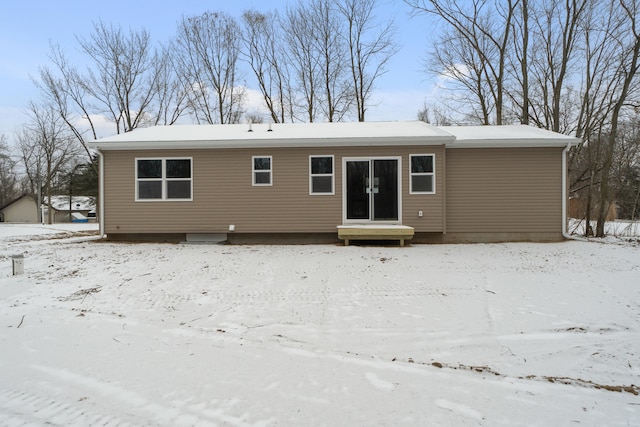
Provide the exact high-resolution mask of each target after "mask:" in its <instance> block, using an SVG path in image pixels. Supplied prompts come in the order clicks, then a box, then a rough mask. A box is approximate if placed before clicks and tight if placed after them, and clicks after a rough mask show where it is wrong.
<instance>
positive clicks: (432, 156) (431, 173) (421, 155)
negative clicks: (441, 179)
mask: <svg viewBox="0 0 640 427" xmlns="http://www.w3.org/2000/svg"><path fill="white" fill-rule="evenodd" d="M414 157H431V159H432V164H433V172H413V170H412V169H411V168H412V166H413V158H414ZM414 176H431V182H432V190H431V191H418V190H414V189H413V177H414ZM409 194H436V155H435V153H425V154H410V155H409Z"/></svg>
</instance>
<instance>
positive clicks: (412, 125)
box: [88, 121, 579, 151]
mask: <svg viewBox="0 0 640 427" xmlns="http://www.w3.org/2000/svg"><path fill="white" fill-rule="evenodd" d="M250 129H251V130H250ZM577 142H579V141H578V140H577V139H576V138H573V137H569V136H566V135H561V134H558V133H555V132H550V131H546V130H543V129H537V128H533V127H530V126H524V125H516V126H445V127H435V126H431V125H429V124H427V123H424V122H420V121H408V122H341V123H288V124H271V125H267V124H259V125H256V124H254V125H248V124H234V125H173V126H154V127H151V128H143V129H136V130H134V131H132V132H128V133H125V134H120V135H114V136H111V137H108V138H103V139H99V140H97V141H94V142H90V143H89V144H88V146H89V147H90V148H93V149H97V150H102V151H109V150H176V149H225V148H257V149H261V148H287V147H359V146H362V147H364V146H388V145H420V146H426V145H446V146H447V148H486V147H492V148H494V147H565V146H567V145H573V144H576V143H577Z"/></svg>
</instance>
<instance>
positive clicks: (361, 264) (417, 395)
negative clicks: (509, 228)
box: [0, 224, 640, 426]
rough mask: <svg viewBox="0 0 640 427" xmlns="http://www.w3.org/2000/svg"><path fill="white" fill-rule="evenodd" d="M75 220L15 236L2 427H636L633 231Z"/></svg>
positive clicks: (9, 241)
mask: <svg viewBox="0 0 640 427" xmlns="http://www.w3.org/2000/svg"><path fill="white" fill-rule="evenodd" d="M68 227H70V226H65V227H58V226H55V227H54V226H39V227H31V226H18V225H13V226H12V225H9V224H0V425H3V426H24V425H28V426H33V425H36V426H37V425H61V426H68V425H77V426H87V425H99V426H143V425H162V426H193V425H197V426H200V425H202V426H207V425H225V426H226V425H230V426H276V425H277V426H301V425H327V426H335V425H393V426H397V425H451V426H464V425H484V426H489V425H506V426H517V425H539V426H550V425H574V424H579V425H625V426H626V425H640V397H639V396H638V394H637V393H638V387H639V385H640V357H639V355H640V246H639V245H638V240H637V238H636V239H635V240H634V239H619V240H617V241H613V240H607V241H606V243H597V242H596V241H590V242H587V241H568V242H563V243H553V244H532V243H516V244H478V245H413V246H409V247H405V248H399V247H361V246H349V247H342V246H333V245H309V246H217V245H170V244H125V243H120V244H115V243H105V242H100V241H83V240H86V237H83V236H84V235H85V234H86V233H83V236H81V237H78V236H77V235H75V234H73V231H74V230H75V231H78V228H81V229H85V228H86V227H87V224H75V225H73V227H75V228H68ZM82 227H84V228H82ZM88 227H89V228H90V229H91V230H95V226H94V225H88ZM16 254H24V256H25V258H24V268H25V273H24V275H21V276H12V275H11V263H12V259H11V256H12V255H16Z"/></svg>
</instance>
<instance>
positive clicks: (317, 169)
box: [309, 156, 335, 195]
mask: <svg viewBox="0 0 640 427" xmlns="http://www.w3.org/2000/svg"><path fill="white" fill-rule="evenodd" d="M334 192H335V190H334V174H333V156H309V194H325V195H332V194H334Z"/></svg>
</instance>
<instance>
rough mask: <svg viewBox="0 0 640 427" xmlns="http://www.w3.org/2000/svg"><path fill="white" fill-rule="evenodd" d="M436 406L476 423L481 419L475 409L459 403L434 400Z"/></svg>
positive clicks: (480, 415)
mask: <svg viewBox="0 0 640 427" xmlns="http://www.w3.org/2000/svg"><path fill="white" fill-rule="evenodd" d="M434 403H435V404H436V406H438V407H440V408H442V409H447V410H449V411H451V412H455V413H457V414H460V415H462V416H463V417H467V418H471V419H474V420H476V421H481V420H482V419H483V417H482V414H481V413H480V412H478V411H476V410H475V409H471V408H470V407H468V406H466V405H462V404H460V403H455V402H452V401H450V400H446V399H436V401H435V402H434Z"/></svg>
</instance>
